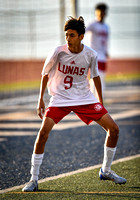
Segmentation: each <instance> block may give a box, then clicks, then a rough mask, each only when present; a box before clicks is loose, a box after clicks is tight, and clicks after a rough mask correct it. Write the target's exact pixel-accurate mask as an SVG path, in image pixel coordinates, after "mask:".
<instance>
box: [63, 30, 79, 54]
mask: <svg viewBox="0 0 140 200" xmlns="http://www.w3.org/2000/svg"><path fill="white" fill-rule="evenodd" d="M65 34H66V42H67V45H68V49H69V50H70V51H71V52H73V51H74V49H75V48H79V47H80V46H81V40H82V39H83V35H78V33H77V31H76V30H72V29H69V30H67V31H66V33H65Z"/></svg>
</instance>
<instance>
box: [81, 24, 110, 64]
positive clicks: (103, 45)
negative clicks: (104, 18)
mask: <svg viewBox="0 0 140 200" xmlns="http://www.w3.org/2000/svg"><path fill="white" fill-rule="evenodd" d="M86 32H89V33H90V36H89V38H86V41H87V40H89V41H87V42H88V45H89V46H90V47H91V48H92V49H95V51H97V53H98V60H99V61H101V62H106V59H107V43H108V36H109V27H108V25H106V24H104V23H100V22H93V23H91V24H89V26H88V27H87V28H86ZM87 37H88V34H87ZM85 43H86V42H85ZM86 44H87V43H86Z"/></svg>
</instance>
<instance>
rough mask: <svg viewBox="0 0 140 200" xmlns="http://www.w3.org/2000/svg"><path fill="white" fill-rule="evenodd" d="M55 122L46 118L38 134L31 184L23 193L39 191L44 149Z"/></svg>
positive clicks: (32, 162)
mask: <svg viewBox="0 0 140 200" xmlns="http://www.w3.org/2000/svg"><path fill="white" fill-rule="evenodd" d="M54 124H55V122H54V121H53V119H51V118H49V117H44V119H43V121H42V125H41V128H40V130H39V132H38V135H37V138H36V141H35V145H34V152H33V154H32V159H31V171H30V172H31V179H30V182H29V183H28V184H27V185H26V186H25V187H24V188H23V189H22V191H23V192H33V191H36V190H37V189H38V175H39V169H40V166H41V164H42V160H43V155H44V148H45V144H46V141H47V139H48V136H49V133H50V131H51V129H52V128H53V126H54Z"/></svg>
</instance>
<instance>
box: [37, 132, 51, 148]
mask: <svg viewBox="0 0 140 200" xmlns="http://www.w3.org/2000/svg"><path fill="white" fill-rule="evenodd" d="M48 136H49V133H47V132H46V130H45V129H43V130H40V132H39V138H38V143H40V145H43V144H45V143H46V141H47V139H48Z"/></svg>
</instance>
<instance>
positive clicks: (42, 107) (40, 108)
mask: <svg viewBox="0 0 140 200" xmlns="http://www.w3.org/2000/svg"><path fill="white" fill-rule="evenodd" d="M44 112H45V104H44V101H43V100H42V99H40V100H39V101H38V106H37V115H38V116H39V117H40V118H41V119H43V114H44Z"/></svg>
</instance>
